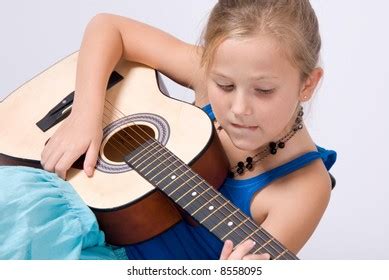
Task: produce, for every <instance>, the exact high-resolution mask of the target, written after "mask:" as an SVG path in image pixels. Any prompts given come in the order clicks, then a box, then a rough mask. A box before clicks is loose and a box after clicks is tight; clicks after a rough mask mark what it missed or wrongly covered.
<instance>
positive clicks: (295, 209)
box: [251, 159, 331, 253]
mask: <svg viewBox="0 0 389 280" xmlns="http://www.w3.org/2000/svg"><path fill="white" fill-rule="evenodd" d="M330 194H331V179H330V177H329V174H328V172H327V170H326V168H325V166H324V164H323V162H322V160H320V159H318V160H315V161H313V162H312V163H310V164H309V165H307V166H305V167H303V168H301V169H299V170H297V171H295V172H293V173H291V174H289V175H287V176H285V177H282V178H280V179H278V180H276V181H275V182H273V183H272V184H271V185H269V186H268V187H266V188H265V189H263V190H262V191H261V192H260V193H258V194H257V195H256V196H255V197H254V199H253V204H252V206H251V208H252V214H253V217H254V219H255V220H256V222H258V223H259V224H261V225H262V226H263V227H264V228H265V229H266V230H267V231H269V233H270V234H272V235H273V236H274V237H275V238H276V239H277V240H279V241H280V242H281V243H283V244H284V245H285V246H286V247H287V248H289V249H290V250H291V251H293V252H294V253H297V252H298V251H299V250H300V249H301V248H302V247H303V246H304V244H305V243H306V242H307V240H308V239H309V237H310V236H311V235H312V233H313V231H314V230H315V228H316V227H317V225H318V223H319V221H320V219H321V217H322V216H323V214H324V211H325V209H326V208H327V205H328V202H329V199H330ZM256 211H258V213H261V212H262V214H257V213H255V212H256ZM261 218H262V219H261Z"/></svg>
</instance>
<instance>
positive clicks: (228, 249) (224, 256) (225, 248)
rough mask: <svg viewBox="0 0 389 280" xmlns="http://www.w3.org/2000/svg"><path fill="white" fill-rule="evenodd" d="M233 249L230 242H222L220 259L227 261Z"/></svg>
mask: <svg viewBox="0 0 389 280" xmlns="http://www.w3.org/2000/svg"><path fill="white" fill-rule="evenodd" d="M233 247H234V244H233V243H232V241H231V240H226V242H224V246H223V249H222V252H221V253H220V259H221V260H227V259H228V257H229V256H230V254H231V252H232V248H233Z"/></svg>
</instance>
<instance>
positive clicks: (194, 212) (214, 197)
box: [185, 195, 219, 220]
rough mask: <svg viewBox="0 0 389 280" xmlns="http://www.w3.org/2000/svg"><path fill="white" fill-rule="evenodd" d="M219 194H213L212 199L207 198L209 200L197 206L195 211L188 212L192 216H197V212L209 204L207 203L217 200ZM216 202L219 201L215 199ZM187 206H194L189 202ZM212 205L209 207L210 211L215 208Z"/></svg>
mask: <svg viewBox="0 0 389 280" xmlns="http://www.w3.org/2000/svg"><path fill="white" fill-rule="evenodd" d="M218 196H219V195H215V196H213V197H212V198H211V199H210V200H207V202H206V203H205V204H203V205H202V206H201V207H197V209H196V210H194V211H188V212H189V213H191V214H192V216H195V215H196V214H198V212H200V211H202V210H203V208H204V207H206V206H207V204H211V203H214V200H216V198H217V197H218ZM215 202H216V203H217V201H215ZM187 206H193V205H191V204H188V205H187ZM211 206H212V208H211V209H210V207H211ZM211 206H209V207H208V209H209V210H210V211H212V210H213V209H214V208H215V207H214V206H213V205H211ZM185 210H188V209H187V208H185ZM198 220H200V219H198Z"/></svg>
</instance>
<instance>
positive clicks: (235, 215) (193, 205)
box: [125, 139, 298, 260]
mask: <svg viewBox="0 0 389 280" xmlns="http://www.w3.org/2000/svg"><path fill="white" fill-rule="evenodd" d="M125 162H126V163H127V164H128V165H129V166H130V167H131V168H133V169H134V170H135V171H137V172H138V173H139V174H140V175H141V176H142V177H143V178H144V179H146V180H147V181H148V182H149V183H151V184H152V185H153V186H155V187H157V188H158V189H160V190H161V191H163V192H164V193H165V194H166V195H167V196H169V197H170V198H171V199H172V200H173V201H174V202H175V203H176V204H178V205H179V206H180V207H181V208H183V209H184V210H185V211H186V212H188V213H189V214H190V215H191V216H192V217H193V218H194V219H195V220H196V221H197V222H199V223H200V224H202V225H203V226H205V227H206V228H207V229H208V230H209V231H210V232H211V233H213V234H214V235H216V236H217V237H218V238H219V239H220V240H222V241H225V240H227V239H229V240H232V241H233V243H234V244H239V243H241V242H243V241H244V240H246V239H249V238H250V239H252V240H254V241H255V242H256V244H255V246H254V248H253V249H252V250H251V252H250V253H258V254H261V253H269V254H270V256H271V259H284V260H287V259H289V260H296V259H298V258H297V256H296V255H294V254H293V253H292V252H290V251H289V250H288V249H286V248H285V247H284V246H283V245H282V244H281V243H280V242H279V241H277V240H276V239H275V238H274V237H272V236H271V235H270V234H269V233H268V232H266V230H264V229H263V228H262V227H260V226H258V225H256V224H255V223H254V221H253V220H252V219H250V218H249V217H248V216H247V215H245V214H244V213H243V212H242V211H241V210H240V209H239V208H237V207H236V206H234V205H233V204H232V203H231V202H230V201H229V200H227V199H226V198H224V197H223V196H222V195H221V194H220V193H219V192H218V191H216V190H215V189H214V188H213V187H211V186H210V185H209V184H208V183H207V182H206V181H205V180H204V179H203V178H201V177H200V176H199V175H198V174H196V173H195V172H193V171H192V169H191V168H190V167H189V166H188V165H186V164H185V163H184V162H182V161H181V160H180V159H179V158H178V157H177V156H175V155H174V154H173V153H172V152H171V151H169V150H168V149H167V148H166V147H164V146H162V145H161V144H160V143H159V142H157V141H156V140H155V139H149V140H148V141H146V142H145V143H143V144H142V145H140V146H139V147H138V148H137V149H135V150H133V151H132V152H131V153H129V154H128V155H127V156H126V157H125Z"/></svg>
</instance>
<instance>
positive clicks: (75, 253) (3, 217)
mask: <svg viewBox="0 0 389 280" xmlns="http://www.w3.org/2000/svg"><path fill="white" fill-rule="evenodd" d="M114 249H115V248H113V247H111V246H109V245H107V244H106V243H105V241H104V233H103V232H102V231H101V230H100V229H99V227H98V224H97V221H96V218H95V216H94V214H93V213H92V211H91V210H90V209H89V208H88V207H87V206H86V205H85V203H84V202H83V201H82V200H81V198H80V197H79V196H78V194H77V193H76V192H75V191H74V189H73V187H72V186H71V185H70V184H69V183H68V182H66V181H64V180H62V179H61V178H59V177H58V176H57V175H56V174H54V173H49V172H46V171H44V170H40V169H35V168H30V167H15V166H12V167H11V166H1V167H0V259H104V260H107V259H108V260H110V259H117V258H118V256H117V255H116V254H115V250H114Z"/></svg>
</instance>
